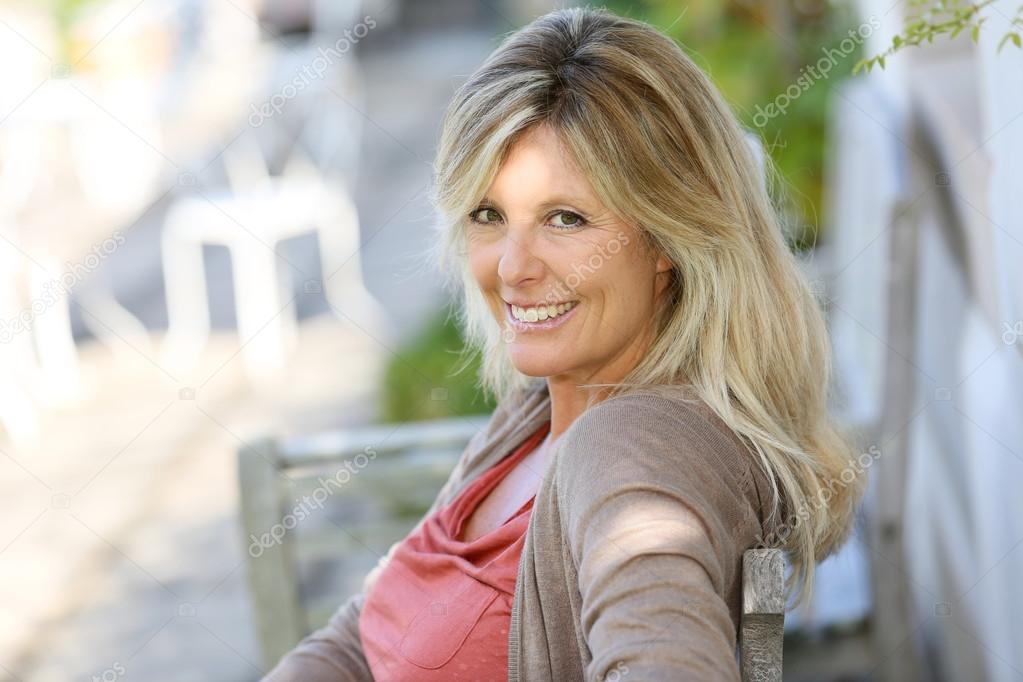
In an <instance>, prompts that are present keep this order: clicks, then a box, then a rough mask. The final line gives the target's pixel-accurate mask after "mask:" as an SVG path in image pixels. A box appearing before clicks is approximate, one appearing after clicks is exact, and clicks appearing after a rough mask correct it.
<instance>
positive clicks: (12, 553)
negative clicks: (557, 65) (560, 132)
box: [0, 32, 492, 682]
mask: <svg viewBox="0 0 1023 682" xmlns="http://www.w3.org/2000/svg"><path fill="white" fill-rule="evenodd" d="M491 35H492V33H489V32H488V33H485V34H484V33H480V34H472V33H465V32H460V33H452V34H450V35H446V34H430V35H428V36H426V37H416V36H412V37H406V38H404V39H401V40H395V41H394V42H393V44H390V45H388V46H387V49H380V48H378V49H375V50H372V51H369V52H368V53H367V57H366V59H365V69H366V83H367V85H368V86H369V92H368V95H369V98H368V105H367V111H366V113H367V115H368V118H369V119H370V122H369V123H368V124H367V126H366V129H365V133H364V141H363V152H364V153H363V157H364V164H363V168H362V171H361V175H360V178H359V182H358V185H357V192H356V201H357V204H358V206H359V210H360V213H361V221H362V243H363V248H362V250H361V258H362V263H363V268H364V271H365V279H366V282H367V284H368V287H369V289H370V290H371V291H372V292H373V293H374V295H376V296H377V297H378V299H379V300H380V301H381V302H382V303H383V304H384V306H385V307H386V309H387V310H388V312H389V313H390V315H391V316H392V318H393V322H394V325H395V328H396V329H397V337H396V339H395V343H394V344H391V343H388V344H386V345H382V344H381V343H379V342H378V340H377V339H372V338H369V337H368V336H367V335H366V334H365V333H364V331H363V330H362V329H360V328H357V327H355V326H353V325H352V324H350V323H348V322H346V321H343V320H339V319H337V318H336V317H334V316H333V315H331V314H330V313H329V311H327V309H326V306H325V305H324V303H323V301H322V300H316V298H315V297H303V298H301V299H300V300H299V304H298V311H297V312H298V316H299V318H300V319H301V326H300V334H299V342H298V350H297V352H296V354H295V356H294V357H293V359H292V364H291V366H290V367H289V370H288V373H287V377H286V380H285V381H283V382H282V383H281V384H280V385H278V386H276V387H272V388H270V389H269V390H267V391H265V392H262V393H257V392H254V391H253V389H252V387H251V386H250V385H249V384H248V383H247V382H246V379H245V375H244V373H243V371H242V367H241V362H240V358H239V357H237V356H236V355H235V354H236V352H237V351H238V342H237V338H236V336H235V334H234V332H233V330H232V329H231V326H232V322H233V319H232V318H233V316H232V312H231V310H232V307H231V306H232V299H231V292H230V273H229V270H228V269H227V262H226V260H227V259H226V254H225V253H222V252H218V251H217V250H213V251H211V252H210V253H208V260H207V271H208V273H209V275H210V288H211V290H212V292H211V299H212V305H213V321H214V327H215V333H214V336H213V339H212V340H211V343H210V345H209V347H208V348H207V349H206V352H205V354H204V355H203V358H202V361H201V364H200V367H199V368H198V369H196V371H195V372H194V373H193V374H191V375H189V376H182V375H177V374H175V375H174V376H170V375H168V373H166V372H164V371H163V370H162V369H160V368H159V367H158V366H157V365H156V363H155V362H154V361H153V357H154V356H153V353H152V348H150V347H147V346H146V345H145V343H144V341H139V342H138V343H133V346H134V347H129V346H127V345H125V344H115V346H114V347H113V348H111V347H109V346H107V345H104V344H101V343H99V342H97V341H96V340H95V339H90V338H87V334H86V331H87V330H86V326H85V325H84V320H83V319H82V317H81V316H79V315H77V314H76V315H75V317H74V320H75V328H76V330H77V332H78V335H79V336H80V337H82V340H81V343H80V344H79V351H80V354H81V362H82V366H83V370H84V372H85V383H86V386H87V395H86V397H85V399H84V400H83V401H82V402H81V403H80V404H78V405H75V406H72V407H67V408H64V409H62V410H60V411H59V412H58V413H54V414H49V415H46V416H45V417H44V422H43V428H42V434H41V437H40V438H39V441H38V442H37V443H36V444H34V445H28V446H23V447H19V448H17V449H15V448H13V447H12V446H11V445H10V444H9V443H6V442H4V443H0V450H2V453H3V455H2V456H0V495H2V496H3V498H4V500H5V504H4V510H5V513H4V514H3V515H2V516H0V603H3V604H4V608H3V609H2V610H0V666H2V667H0V673H3V674H5V675H6V678H7V679H12V680H32V681H33V682H36V681H41V682H45V681H49V680H54V681H58V680H59V681H64V680H69V679H104V680H108V679H121V678H122V677H123V678H125V679H139V680H161V681H174V680H183V681H184V680H218V681H219V680H252V679H257V678H258V677H259V674H260V667H259V665H258V661H259V655H258V651H257V648H256V643H255V638H254V632H253V629H252V625H251V622H252V619H251V613H250V610H249V605H248V601H247V592H246V590H247V586H246V583H245V566H244V562H243V557H244V556H245V547H244V546H243V543H242V540H241V535H242V534H241V531H240V529H239V527H238V522H237V502H238V496H237V485H236V481H235V458H234V457H235V455H234V453H235V451H236V449H237V448H238V447H239V445H240V444H242V443H243V442H247V441H249V440H250V439H251V438H253V437H255V436H257V435H259V434H263V433H266V432H268V431H274V432H294V431H304V430H310V429H320V428H328V427H336V426H340V425H349V424H358V423H365V422H367V421H370V420H372V419H373V418H374V417H375V404H376V392H377V387H378V384H379V373H380V370H381V368H382V367H383V364H384V362H385V361H386V360H387V358H388V357H389V356H390V354H391V353H392V352H393V350H394V345H396V343H397V342H398V341H400V340H401V339H403V338H405V337H407V335H408V334H409V333H410V332H411V331H413V330H414V329H416V328H417V327H418V325H420V324H421V323H422V321H423V320H424V319H425V318H426V317H427V316H428V315H430V314H431V313H432V312H433V311H434V310H435V309H436V308H437V306H438V305H439V304H440V302H441V301H440V299H439V291H438V288H437V285H436V283H435V281H434V280H432V279H431V278H430V277H429V276H428V275H426V274H417V273H416V271H415V269H414V266H415V263H416V260H415V255H416V254H417V253H418V252H420V251H421V250H422V249H423V248H424V247H425V246H426V244H427V241H428V239H429V238H430V234H429V232H428V231H427V227H428V222H427V221H428V219H429V207H428V205H427V203H426V200H425V196H424V194H423V192H424V190H425V188H426V183H427V181H428V180H429V177H430V175H429V166H428V161H429V160H430V159H432V156H433V152H432V149H433V146H434V144H435V142H436V139H435V136H436V130H437V125H438V122H439V118H440V114H441V112H442V109H443V106H444V104H445V103H446V102H447V101H448V99H449V98H450V95H451V91H452V87H453V85H452V83H453V81H452V76H453V75H457V74H463V75H464V74H467V73H469V72H470V71H471V70H472V68H473V67H474V66H475V64H477V63H478V62H479V60H480V59H481V58H482V57H483V56H484V55H485V54H486V53H487V52H488V51H489V49H490V47H491V42H490V36H491ZM168 201H169V198H168ZM166 204H167V201H164V202H160V203H158V204H157V205H155V206H153V207H152V208H151V209H150V211H149V212H148V213H147V215H146V216H145V217H144V218H143V219H142V220H141V221H139V222H138V223H137V224H136V225H134V226H133V227H132V228H131V237H130V239H129V241H128V242H127V243H126V244H125V245H124V246H123V247H122V248H121V249H120V250H119V251H118V252H117V254H116V256H115V257H112V258H111V259H110V262H109V263H108V264H106V266H107V267H109V268H110V270H108V271H106V272H105V273H103V277H104V278H105V279H106V280H107V281H111V282H113V283H114V291H115V294H116V295H117V298H118V300H119V301H120V302H121V303H122V305H124V306H125V307H126V308H127V309H128V310H130V311H131V312H132V313H133V314H135V315H136V316H138V317H139V318H140V319H141V320H142V321H143V322H144V323H145V324H146V326H147V327H148V328H149V329H150V330H152V337H151V339H150V341H152V342H153V343H154V344H156V343H158V342H159V340H160V337H161V335H162V333H163V332H162V329H161V327H163V326H164V325H165V322H166V321H165V312H164V308H163V300H162V297H163V290H162V277H161V275H160V267H159V247H158V245H159V241H158V234H159V229H160V224H161V222H160V221H161V219H162V215H163V213H164V211H165V210H166ZM285 255H286V256H287V257H288V258H289V259H290V260H293V261H294V262H295V263H296V264H298V265H300V266H301V267H309V268H310V269H312V270H316V268H317V266H316V262H317V254H316V250H315V242H314V241H312V240H306V239H305V238H299V239H296V240H294V241H293V242H291V243H290V244H287V245H286V247H285ZM83 286H86V285H83ZM188 387H192V388H195V389H196V392H195V394H194V397H190V396H188V394H184V397H183V394H182V393H181V392H180V391H181V388H188Z"/></svg>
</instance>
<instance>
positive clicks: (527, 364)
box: [508, 349, 565, 377]
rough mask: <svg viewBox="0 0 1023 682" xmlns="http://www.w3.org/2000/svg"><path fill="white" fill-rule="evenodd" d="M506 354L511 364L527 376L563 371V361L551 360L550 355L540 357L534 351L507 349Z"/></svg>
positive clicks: (543, 375) (539, 375)
mask: <svg viewBox="0 0 1023 682" xmlns="http://www.w3.org/2000/svg"><path fill="white" fill-rule="evenodd" d="M508 355H509V357H510V358H511V363H512V366H513V367H515V369H516V370H518V371H519V372H520V373H522V374H525V375H526V376H528V377H549V376H552V375H554V374H560V373H561V372H564V371H565V363H564V361H552V359H551V358H550V357H540V356H539V354H538V353H535V352H531V351H524V350H520V351H519V352H516V351H515V350H513V349H509V351H508ZM544 355H546V353H545V354H544Z"/></svg>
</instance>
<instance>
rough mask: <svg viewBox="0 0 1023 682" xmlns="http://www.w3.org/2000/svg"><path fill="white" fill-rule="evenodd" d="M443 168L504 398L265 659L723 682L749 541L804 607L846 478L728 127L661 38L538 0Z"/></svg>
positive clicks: (340, 669) (429, 674) (443, 250)
mask: <svg viewBox="0 0 1023 682" xmlns="http://www.w3.org/2000/svg"><path fill="white" fill-rule="evenodd" d="M435 170H436V184H435V194H434V203H435V205H436V207H437V209H438V213H439V215H440V216H441V218H442V220H441V228H442V231H441V239H439V240H438V246H439V255H440V259H439V260H440V263H441V265H442V266H443V267H444V268H445V269H448V270H450V271H453V272H455V273H456V274H457V275H458V280H457V282H458V283H460V284H461V285H462V286H461V287H460V288H461V290H462V293H463V299H462V300H463V303H464V305H463V307H462V320H461V321H462V323H463V325H464V328H465V330H466V333H467V338H468V340H469V344H470V346H471V347H473V348H475V349H479V350H480V351H481V352H482V357H483V365H482V370H481V378H482V383H483V385H484V386H485V387H486V388H487V389H489V390H491V391H493V392H494V393H495V394H496V395H497V396H498V397H499V401H498V407H497V409H496V410H495V412H494V414H493V416H492V417H491V419H490V421H489V423H488V424H487V427H486V429H485V430H484V431H483V432H481V433H479V434H477V435H476V437H474V438H473V439H472V441H471V442H470V444H469V446H468V448H467V449H466V451H465V452H464V453H463V455H462V457H461V459H460V461H459V463H458V465H457V466H456V467H455V469H454V471H453V472H452V474H451V477H450V478H449V480H448V482H447V484H446V485H445V486H444V488H443V489H442V491H441V492H440V494H439V495H438V497H437V499H436V501H435V502H434V504H433V506H432V507H431V509H430V511H429V512H428V514H427V515H426V517H424V519H423V520H422V521H420V523H419V524H418V525H417V527H416V528H415V529H414V530H413V531H412V532H411V533H410V534H409V536H408V537H406V538H405V539H404V540H403V541H402V542H400V543H397V544H395V545H394V546H392V547H391V550H390V552H389V553H388V555H387V557H385V558H383V559H382V560H381V562H380V563H379V564H378V566H377V568H376V569H374V571H373V572H371V574H370V575H369V576H367V578H366V581H365V583H364V590H363V592H362V593H361V594H359V595H356V596H355V597H353V598H352V599H351V600H349V601H348V602H347V603H345V604H344V605H343V606H342V607H341V608H340V609H339V610H338V612H337V613H336V614H335V615H334V617H333V618H332V620H331V622H330V623H329V624H328V625H327V626H326V627H324V628H323V629H321V630H319V631H317V632H315V633H313V634H312V635H310V636H309V637H308V638H306V639H305V640H304V641H303V642H302V643H301V644H300V645H299V646H298V647H297V648H296V649H295V650H294V651H292V652H291V653H289V654H288V655H287V656H285V657H284V658H283V659H282V660H281V662H280V663H279V664H278V666H277V667H276V668H275V669H274V671H272V672H271V673H270V674H269V675H268V677H267V679H272V680H303V681H308V680H356V679H358V680H362V679H366V680H368V679H378V680H454V679H466V680H501V679H506V678H507V679H508V680H558V681H559V682H560V681H563V680H583V679H586V680H593V679H599V680H613V679H620V678H622V677H625V676H629V677H631V678H632V679H636V680H640V679H643V680H645V679H665V680H669V679H670V680H703V681H706V680H736V679H738V668H737V664H736V658H735V646H736V633H737V626H738V618H739V609H740V603H739V600H740V587H741V584H740V583H741V561H742V553H743V551H744V550H746V549H748V548H750V547H753V546H756V545H758V544H759V545H774V546H780V547H783V548H784V549H786V550H787V551H788V553H789V558H790V562H791V563H792V565H793V567H794V569H795V577H796V578H798V580H796V579H791V580H790V581H789V585H788V586H789V588H790V590H791V589H792V588H794V587H795V586H796V584H797V583H798V584H799V585H800V586H801V589H800V590H799V596H800V600H801V599H802V597H803V596H805V595H806V593H807V592H808V591H809V590H810V589H811V586H812V578H813V569H814V563H815V562H816V561H819V560H821V559H822V558H824V557H825V556H827V555H828V554H829V553H831V552H833V551H834V550H836V549H837V548H838V547H839V546H840V544H841V543H842V541H843V540H844V538H845V537H846V536H847V532H848V530H849V527H850V525H851V518H852V512H853V510H854V506H855V504H856V502H857V500H858V498H859V496H860V495H861V492H862V481H861V479H860V478H859V477H858V476H857V475H856V474H857V473H858V470H857V469H854V468H853V467H852V460H851V459H850V455H851V454H852V453H851V451H850V447H849V445H848V443H847V442H846V441H845V440H844V439H843V437H842V436H841V435H840V433H839V432H838V430H837V429H836V427H835V425H834V424H833V423H832V422H831V421H830V419H829V417H828V414H827V410H826V408H825V401H826V397H827V391H828V381H829V379H828V377H829V371H830V367H829V346H828V340H827V336H826V330H825V325H824V321H823V319H822V315H821V313H820V310H819V308H818V306H817V304H816V301H815V298H814V296H813V295H812V293H811V291H810V289H809V288H808V286H807V283H806V282H805V281H804V279H803V277H802V276H801V274H800V271H799V269H798V266H797V263H796V261H795V259H794V257H793V256H792V254H791V253H790V252H789V250H788V249H787V247H786V245H785V242H784V240H783V238H782V235H781V232H780V229H779V226H778V222H777V218H776V216H775V214H774V213H773V212H772V207H771V202H770V199H769V196H768V193H767V190H766V188H765V186H764V183H763V178H762V176H761V174H760V172H759V165H758V163H757V161H756V160H755V158H754V155H753V154H752V153H751V150H750V148H749V146H748V145H747V142H746V141H745V139H744V136H743V132H742V130H741V128H740V126H739V125H738V124H737V122H736V120H735V118H734V117H733V115H732V113H731V112H730V111H729V109H728V108H727V106H726V105H725V103H724V102H723V100H722V98H721V96H720V95H719V94H718V92H717V91H716V90H715V89H714V87H713V86H712V85H711V83H710V82H709V80H708V79H707V77H706V76H705V75H704V74H703V73H702V72H701V71H700V70H699V69H698V68H697V67H696V66H695V65H694V64H693V62H692V61H691V60H690V59H689V58H688V57H687V56H686V55H685V54H684V53H683V51H682V50H681V49H679V47H678V46H677V45H675V44H674V43H673V42H672V41H671V40H670V39H668V38H667V37H666V36H664V35H663V34H661V33H659V32H657V31H656V30H654V29H653V28H651V27H650V26H648V25H646V24H643V23H641V22H637V21H633V20H629V19H624V18H620V17H618V16H615V15H614V14H611V13H609V12H606V11H603V10H593V9H565V10H558V11H554V12H551V13H550V14H547V15H545V16H543V17H540V18H539V19H537V20H536V21H534V22H533V23H532V24H530V25H528V26H526V27H525V28H523V29H521V30H520V31H518V32H517V33H515V34H513V35H512V36H510V37H509V38H508V39H507V40H506V41H505V42H504V43H503V44H502V45H501V46H500V47H499V48H498V49H497V50H496V51H495V52H494V54H493V55H491V56H490V58H489V59H488V60H487V61H486V62H485V63H484V64H483V66H482V67H481V68H480V69H479V70H478V71H477V72H476V73H475V74H473V75H472V76H471V77H470V78H469V80H468V82H466V83H465V84H464V85H463V86H462V87H461V88H460V89H459V91H458V92H457V93H456V95H455V98H454V101H453V102H452V104H451V105H450V108H449V109H448V112H447V114H446V117H445V120H444V128H443V133H442V137H441V142H440V146H439V149H438V154H437V159H436V167H435ZM451 266H454V267H451ZM849 473H852V474H853V475H852V476H850V475H848V474H849Z"/></svg>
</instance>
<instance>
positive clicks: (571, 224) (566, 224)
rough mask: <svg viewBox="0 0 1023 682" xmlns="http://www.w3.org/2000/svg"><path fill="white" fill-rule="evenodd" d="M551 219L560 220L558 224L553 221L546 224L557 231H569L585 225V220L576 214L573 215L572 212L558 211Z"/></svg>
mask: <svg viewBox="0 0 1023 682" xmlns="http://www.w3.org/2000/svg"><path fill="white" fill-rule="evenodd" d="M551 217H552V218H560V219H561V220H560V222H558V221H555V222H550V223H548V224H549V225H551V226H552V227H556V228H558V229H559V230H571V229H573V228H576V227H582V226H583V225H585V224H586V219H585V218H583V217H582V216H581V215H579V214H578V213H573V212H572V211H558V212H557V213H555V214H554V215H552V216H551Z"/></svg>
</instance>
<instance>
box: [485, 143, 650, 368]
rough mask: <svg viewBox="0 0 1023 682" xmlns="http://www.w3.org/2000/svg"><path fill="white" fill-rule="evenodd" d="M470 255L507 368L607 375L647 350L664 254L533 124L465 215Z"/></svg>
mask: <svg viewBox="0 0 1023 682" xmlns="http://www.w3.org/2000/svg"><path fill="white" fill-rule="evenodd" d="M471 219H472V221H471V222H470V224H469V238H468V244H469V264H470V268H471V270H472V273H473V275H474V277H475V279H476V281H477V283H478V284H479V287H480V290H481V291H482V293H483V296H484V298H485V299H486V300H487V302H488V304H489V306H490V310H491V312H492V313H493V315H494V317H495V318H496V319H497V321H498V323H499V324H500V325H501V328H502V329H503V330H504V333H503V337H504V341H505V343H507V345H508V350H509V354H510V356H511V360H512V362H513V363H514V365H515V367H516V369H518V371H520V372H522V373H523V374H526V375H528V376H534V377H564V378H567V379H570V380H573V381H576V382H578V383H586V382H603V381H614V380H617V379H620V378H621V377H623V376H624V375H625V374H626V373H627V372H628V371H629V370H631V369H632V368H633V367H634V366H635V365H636V363H638V362H639V360H640V358H642V356H643V353H645V352H646V349H647V346H648V344H649V342H650V340H651V339H650V336H649V335H650V334H651V333H652V331H653V328H652V321H653V317H654V304H655V300H656V299H657V297H658V296H659V295H660V293H661V292H662V291H663V289H664V288H665V286H666V285H667V283H668V280H669V272H668V271H669V270H670V263H669V261H668V260H667V259H666V258H665V257H664V256H662V255H660V254H656V253H653V252H652V251H651V250H650V249H649V248H648V247H647V246H646V244H645V243H644V242H643V240H642V239H641V238H640V234H639V232H638V230H637V229H636V228H634V227H633V226H631V225H628V224H626V223H624V222H622V221H621V220H619V219H618V218H617V217H616V216H615V215H613V214H611V212H610V211H609V210H608V209H607V208H606V207H605V206H604V205H603V204H601V202H600V200H599V199H598V197H597V196H595V194H594V192H593V189H592V188H591V187H590V185H589V183H588V182H587V180H586V179H585V178H584V177H583V175H582V174H581V173H580V172H579V171H577V170H576V169H575V168H574V167H573V166H572V163H571V160H570V158H569V157H568V156H567V155H566V154H565V152H563V151H562V149H561V146H560V144H559V141H558V138H557V136H556V134H555V133H554V132H553V131H552V130H551V129H550V128H548V127H545V126H538V127H536V128H534V129H532V130H531V131H529V132H528V133H527V134H526V135H524V136H523V137H522V138H520V139H519V141H518V142H517V143H516V144H515V145H514V146H513V147H512V148H511V149H510V150H509V154H508V156H507V157H506V160H505V162H504V164H503V165H502V166H501V168H500V170H499V172H498V174H497V177H496V178H495V179H494V182H493V184H492V185H491V186H490V188H489V190H488V191H487V193H486V197H485V199H484V200H483V201H482V202H481V204H480V206H479V208H477V209H476V210H475V211H474V212H473V214H472V215H471Z"/></svg>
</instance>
